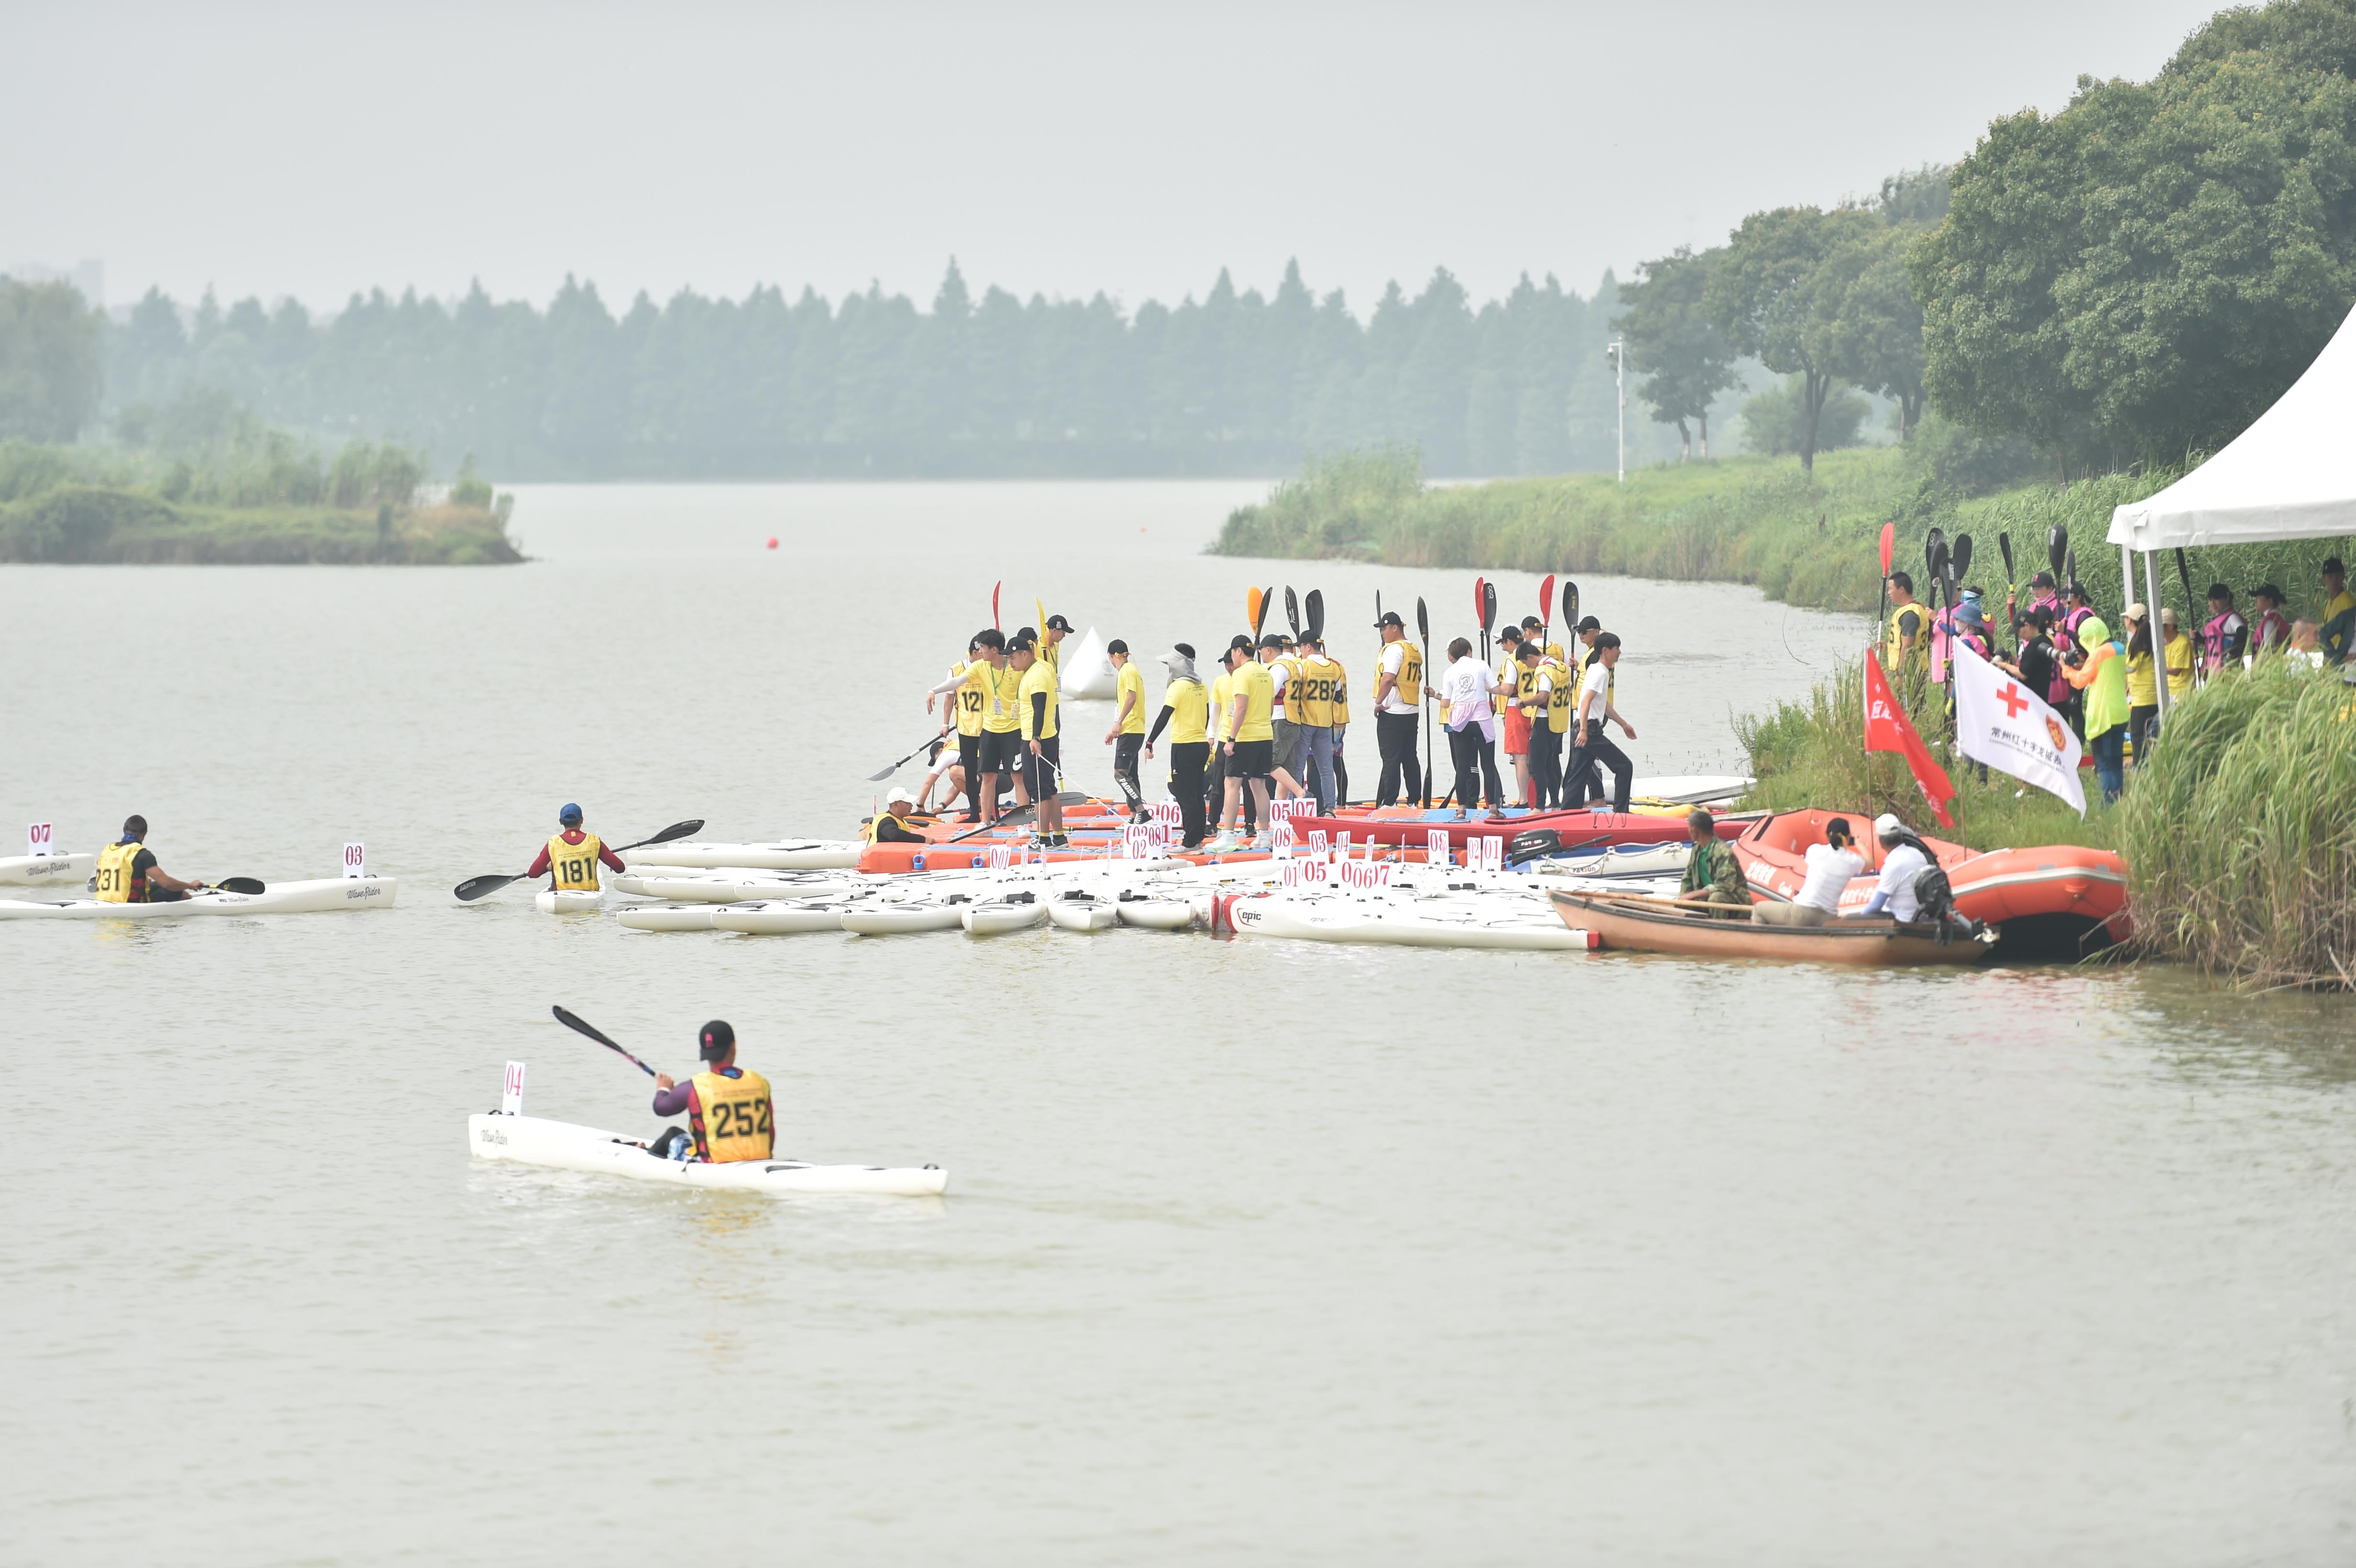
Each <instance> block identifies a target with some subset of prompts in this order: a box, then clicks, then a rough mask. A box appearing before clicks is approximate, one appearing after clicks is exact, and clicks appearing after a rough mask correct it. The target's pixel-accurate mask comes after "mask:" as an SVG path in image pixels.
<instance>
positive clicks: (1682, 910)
mask: <svg viewBox="0 0 2356 1568" xmlns="http://www.w3.org/2000/svg"><path fill="white" fill-rule="evenodd" d="M1547 897H1548V898H1551V899H1552V900H1554V912H1555V913H1557V914H1558V915H1560V916H1562V923H1564V924H1565V925H1568V926H1569V927H1570V928H1571V929H1572V930H1574V931H1591V932H1593V933H1595V934H1596V937H1597V939H1598V940H1599V941H1601V943H1602V944H1603V945H1604V946H1605V947H1607V948H1614V947H1616V948H1619V949H1621V950H1622V951H1623V952H1629V953H1678V954H1683V955H1687V956H1688V957H1694V958H1780V959H1785V960H1794V961H1797V962H1800V963H1813V964H1898V965H1913V964H1977V963H1980V962H1981V961H1982V960H1984V959H1986V958H1987V956H1988V955H1989V954H1991V953H1993V952H1994V951H1995V938H1994V936H1993V934H1991V933H1976V934H1975V933H1967V932H1965V931H1964V930H1962V929H1960V928H1957V927H1954V926H1949V927H1946V928H1944V931H1943V929H1942V928H1941V927H1939V926H1936V925H1930V924H1916V923H1907V924H1902V925H1901V924H1900V923H1898V922H1897V921H1894V920H1881V919H1873V920H1836V921H1831V922H1828V923H1826V924H1823V925H1815V926H1805V925H1757V924H1753V923H1751V921H1750V920H1748V919H1729V918H1727V917H1726V916H1725V915H1723V914H1715V915H1714V914H1709V913H1707V912H1705V911H1706V910H1707V909H1708V906H1707V905H1702V904H1681V903H1678V902H1677V901H1675V900H1674V899H1652V898H1641V897H1638V896H1636V895H1634V894H1631V893H1569V892H1550V893H1548V894H1547Z"/></svg>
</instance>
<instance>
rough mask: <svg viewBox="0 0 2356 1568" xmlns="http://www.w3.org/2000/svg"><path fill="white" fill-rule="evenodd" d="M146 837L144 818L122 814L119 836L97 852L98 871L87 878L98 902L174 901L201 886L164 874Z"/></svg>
mask: <svg viewBox="0 0 2356 1568" xmlns="http://www.w3.org/2000/svg"><path fill="white" fill-rule="evenodd" d="M146 837H147V819H146V818H145V817H144V816H130V817H125V818H124V819H123V837H120V838H118V839H116V840H115V841H114V842H113V843H112V844H109V845H108V846H107V847H106V848H104V849H102V850H101V851H100V852H99V857H98V874H97V875H96V876H94V877H92V878H91V885H92V886H93V887H95V888H96V889H97V891H98V901H99V902H101V903H109V904H148V903H155V904H168V903H178V902H179V901H181V900H182V899H185V898H187V896H188V895H189V894H190V893H192V892H194V891H197V890H198V889H199V888H201V887H203V886H204V885H205V884H204V883H202V882H184V881H182V880H180V879H179V878H177V877H172V876H166V874H165V872H164V869H163V868H162V867H161V866H158V865H157V864H156V863H155V851H154V850H153V849H150V848H147V845H146V842H145V840H146Z"/></svg>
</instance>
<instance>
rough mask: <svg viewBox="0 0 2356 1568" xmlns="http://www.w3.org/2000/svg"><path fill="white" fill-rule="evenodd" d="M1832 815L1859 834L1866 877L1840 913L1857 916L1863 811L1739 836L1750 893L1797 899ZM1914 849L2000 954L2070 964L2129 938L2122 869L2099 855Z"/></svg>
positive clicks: (1866, 830) (1789, 815) (1875, 862)
mask: <svg viewBox="0 0 2356 1568" xmlns="http://www.w3.org/2000/svg"><path fill="white" fill-rule="evenodd" d="M1836 816H1845V817H1847V819H1848V822H1849V826H1850V827H1852V828H1853V829H1855V830H1856V831H1857V833H1858V846H1857V848H1858V853H1859V854H1861V855H1863V856H1864V857H1865V861H1866V867H1867V870H1868V872H1869V874H1868V875H1866V876H1862V877H1859V878H1858V879H1857V880H1854V881H1852V882H1850V883H1849V885H1848V888H1847V891H1845V892H1843V893H1842V894H1841V909H1842V910H1843V911H1844V912H1847V911H1850V910H1857V909H1862V908H1864V907H1865V904H1866V901H1868V900H1869V899H1870V898H1872V897H1873V884H1874V881H1875V877H1876V874H1878V873H1879V869H1880V866H1881V846H1880V845H1879V844H1878V843H1876V842H1874V841H1873V833H1872V825H1873V816H1872V814H1871V813H1869V812H1854V811H1783V812H1777V813H1775V814H1774V815H1773V816H1767V817H1762V819H1761V820H1760V821H1758V822H1756V823H1754V824H1752V825H1751V827H1747V828H1745V829H1744V830H1743V831H1742V834H1741V836H1740V837H1737V838H1736V839H1735V840H1734V853H1735V857H1736V859H1740V861H1741V862H1742V871H1743V875H1744V876H1745V877H1747V878H1748V879H1749V880H1750V882H1751V887H1752V888H1754V889H1756V890H1757V891H1760V892H1762V893H1764V894H1766V895H1768V896H1769V897H1772V898H1777V899H1786V900H1788V899H1789V898H1791V897H1792V895H1793V894H1794V893H1796V892H1798V891H1800V887H1801V884H1802V883H1804V882H1805V881H1806V880H1807V853H1808V846H1809V845H1811V844H1821V843H1823V842H1824V841H1825V824H1826V823H1827V822H1830V821H1831V820H1832V819H1833V818H1834V817H1836ZM1922 842H1923V844H1924V846H1925V847H1926V848H1929V849H1930V851H1931V853H1932V854H1933V855H1935V856H1937V857H1938V859H1939V864H1940V865H1941V866H1943V867H1944V868H1945V869H1946V872H1947V880H1948V881H1949V882H1950V883H1951V884H1953V886H1954V890H1955V907H1956V908H1957V909H1958V910H1960V911H1962V912H1964V913H1965V914H1967V915H1969V916H1971V917H1972V918H1973V919H1974V920H1978V921H1985V922H1987V923H1988V924H1990V925H1993V926H1997V927H1998V928H1999V929H2000V930H2001V931H2002V932H2003V934H2004V941H2005V945H2006V946H2007V947H2008V948H2011V949H2013V950H2015V951H2019V950H2020V949H2023V948H2033V949H2035V950H2037V951H2040V952H2051V953H2057V954H2065V955H2072V956H2074V955H2077V954H2080V953H2088V952H2094V951H2095V950H2097V949H2099V948H2103V947H2107V946H2109V945H2110V944H2111V943H2113V942H2115V941H2116V940H2118V939H2120V938H2122V937H2124V936H2126V933H2127V868H2126V861H2124V860H2122V859H2119V858H2118V857H2117V856H2116V855H2114V854H2112V853H2111V852H2110V851H2109V850H2107V849H2089V848H2083V846H2080V845H2076V844H2047V845H2042V846H2040V847H2038V848H2030V849H1991V850H1988V851H1987V852H1986V853H1985V854H1983V853H1982V852H1981V851H1979V850H1976V849H1966V848H1964V847H1963V846H1962V845H1960V844H1953V843H1949V842H1948V841H1947V840H1946V839H1944V838H1928V837H1926V838H1924V839H1923V840H1922Z"/></svg>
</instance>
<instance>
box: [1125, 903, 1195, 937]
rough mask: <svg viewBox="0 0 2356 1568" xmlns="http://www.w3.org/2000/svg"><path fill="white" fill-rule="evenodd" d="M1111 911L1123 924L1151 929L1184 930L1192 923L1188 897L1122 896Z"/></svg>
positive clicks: (1192, 908) (1192, 915) (1192, 904)
mask: <svg viewBox="0 0 2356 1568" xmlns="http://www.w3.org/2000/svg"><path fill="white" fill-rule="evenodd" d="M1113 912H1114V914H1115V916H1116V917H1117V918H1118V919H1119V921H1120V923H1122V924H1123V925H1141V926H1144V927H1146V928H1147V929H1148V930H1151V931H1184V930H1187V929H1188V928H1190V927H1191V926H1193V925H1194V902H1193V901H1192V900H1190V899H1157V898H1122V899H1119V900H1118V901H1115V902H1114V904H1113Z"/></svg>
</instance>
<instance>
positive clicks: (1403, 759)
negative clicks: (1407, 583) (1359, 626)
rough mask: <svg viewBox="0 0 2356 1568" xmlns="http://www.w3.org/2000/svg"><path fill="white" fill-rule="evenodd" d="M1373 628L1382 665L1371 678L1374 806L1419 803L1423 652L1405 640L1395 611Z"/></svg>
mask: <svg viewBox="0 0 2356 1568" xmlns="http://www.w3.org/2000/svg"><path fill="white" fill-rule="evenodd" d="M1375 629H1376V632H1378V633H1379V634H1380V635H1381V636H1382V639H1383V657H1382V663H1381V665H1380V666H1379V667H1377V669H1376V676H1375V740H1376V742H1377V743H1378V744H1379V745H1380V747H1381V748H1382V758H1383V771H1382V776H1381V777H1380V778H1379V779H1378V780H1376V784H1375V804H1376V805H1393V804H1394V803H1396V802H1397V801H1398V798H1399V785H1400V784H1402V783H1404V784H1406V786H1407V798H1408V799H1409V800H1420V799H1421V798H1423V769H1422V767H1421V766H1420V765H1419V763H1417V761H1416V755H1415V743H1416V727H1417V726H1418V725H1419V724H1420V723H1421V722H1422V721H1423V653H1422V651H1421V650H1420V649H1419V648H1418V647H1417V646H1416V645H1414V644H1413V643H1411V642H1408V640H1407V623H1406V622H1404V621H1402V620H1400V619H1399V616H1398V611H1396V610H1391V611H1387V612H1385V613H1384V615H1383V617H1382V619H1381V620H1379V621H1376V623H1375Z"/></svg>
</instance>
